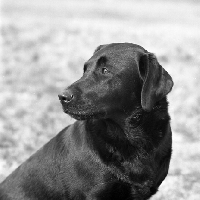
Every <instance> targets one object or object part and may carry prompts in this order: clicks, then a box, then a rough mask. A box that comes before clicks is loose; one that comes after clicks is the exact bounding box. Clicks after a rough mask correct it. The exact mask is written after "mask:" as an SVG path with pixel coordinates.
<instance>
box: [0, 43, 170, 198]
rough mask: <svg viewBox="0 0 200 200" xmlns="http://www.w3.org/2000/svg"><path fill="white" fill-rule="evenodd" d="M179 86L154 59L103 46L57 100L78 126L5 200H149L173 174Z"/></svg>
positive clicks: (7, 184)
mask: <svg viewBox="0 0 200 200" xmlns="http://www.w3.org/2000/svg"><path fill="white" fill-rule="evenodd" d="M172 87H173V81H172V78H171V76H170V75H169V74H168V73H167V71H166V70H165V69H164V68H163V67H162V66H161V65H160V64H159V63H158V61H157V58H156V57H155V55H154V54H152V53H150V52H148V51H147V50H145V49H144V48H143V47H141V46H139V45H136V44H131V43H114V44H106V45H100V46H99V47H98V48H97V49H96V50H95V52H94V54H93V56H92V57H91V58H90V59H89V60H88V61H87V62H86V63H85V64H84V73H83V76H82V77H81V78H80V79H79V80H78V81H76V82H75V83H73V84H72V85H70V86H69V87H68V88H67V89H65V90H64V92H63V93H62V94H60V95H59V100H60V102H61V104H62V107H63V110H64V112H65V113H67V114H69V115H70V116H72V117H73V118H75V119H77V121H76V122H75V123H74V124H72V125H69V126H68V127H66V128H64V129H63V130H62V131H61V132H60V133H58V135H56V136H55V137H54V138H53V139H51V140H50V141H49V142H48V143H47V144H46V145H44V147H42V148H41V149H40V150H39V151H37V152H36V153H35V154H34V155H32V156H31V157H30V158H29V159H28V160H27V161H25V162H24V163H23V164H22V165H21V166H19V168H17V169H16V170H15V171H14V172H13V173H12V174H11V175H10V176H8V177H7V178H6V179H5V180H4V181H3V182H2V183H1V184H0V199H1V200H131V199H137V200H140V199H141V200H143V199H149V198H150V197H151V196H152V195H153V194H155V193H156V192H157V190H158V187H159V186H160V184H161V183H162V181H163V180H164V179H165V177H166V176H167V174H168V168H169V163H170V158H171V152H172V133H171V128H170V116H169V114H168V101H167V97H166V95H167V94H168V93H169V92H170V91H171V89H172Z"/></svg>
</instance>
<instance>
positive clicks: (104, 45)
mask: <svg viewBox="0 0 200 200" xmlns="http://www.w3.org/2000/svg"><path fill="white" fill-rule="evenodd" d="M106 46H107V45H106V44H103V45H99V46H98V47H97V48H96V49H95V50H94V53H93V54H95V53H96V52H97V51H99V50H101V49H103V48H104V47H106Z"/></svg>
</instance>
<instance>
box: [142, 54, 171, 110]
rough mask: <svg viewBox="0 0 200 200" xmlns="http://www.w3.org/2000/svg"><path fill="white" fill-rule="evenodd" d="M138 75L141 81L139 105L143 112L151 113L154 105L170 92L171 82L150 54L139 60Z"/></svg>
mask: <svg viewBox="0 0 200 200" xmlns="http://www.w3.org/2000/svg"><path fill="white" fill-rule="evenodd" d="M139 74H140V77H141V79H142V80H143V86H142V91H141V105H142V108H143V109H144V110H145V111H151V109H152V108H153V106H154V105H155V103H156V102H157V101H159V100H161V99H162V98H163V97H165V96H166V95H167V94H168V93H169V92H170V91H171V89H172V87H173V81H172V78H171V76H170V75H169V74H168V72H167V71H165V69H163V68H162V66H161V65H160V64H159V63H158V61H157V59H156V57H155V55H154V54H152V53H147V54H145V55H143V56H142V57H141V58H140V62H139Z"/></svg>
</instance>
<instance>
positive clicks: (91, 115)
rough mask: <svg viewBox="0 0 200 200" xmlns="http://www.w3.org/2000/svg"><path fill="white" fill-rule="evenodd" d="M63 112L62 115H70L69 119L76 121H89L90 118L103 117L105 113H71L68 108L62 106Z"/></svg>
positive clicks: (80, 111) (82, 111)
mask: <svg viewBox="0 0 200 200" xmlns="http://www.w3.org/2000/svg"><path fill="white" fill-rule="evenodd" d="M63 111H64V113H66V114H68V115H70V116H71V117H73V118H75V119H77V120H86V119H91V118H99V117H100V116H101V117H104V116H105V113H99V112H98V111H97V112H94V111H92V110H90V111H89V112H86V111H84V110H77V111H75V112H74V111H71V110H70V109H69V108H65V107H64V106H63Z"/></svg>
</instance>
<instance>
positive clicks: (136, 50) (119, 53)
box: [87, 43, 146, 67]
mask: <svg viewBox="0 0 200 200" xmlns="http://www.w3.org/2000/svg"><path fill="white" fill-rule="evenodd" d="M145 52H146V50H145V49H144V48H142V47H141V46H139V45H136V44H132V43H112V44H108V45H104V46H103V48H100V50H97V51H96V52H95V53H94V55H93V56H92V57H91V58H90V59H89V60H88V61H87V63H96V62H97V61H98V60H99V59H100V58H102V57H105V58H106V60H107V62H108V63H110V64H113V65H114V66H116V67H117V66H120V67H122V66H128V65H129V64H131V63H132V64H133V63H138V60H139V57H140V56H141V55H143V54H144V53H145Z"/></svg>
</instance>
